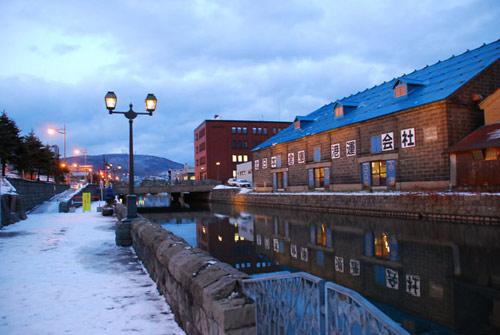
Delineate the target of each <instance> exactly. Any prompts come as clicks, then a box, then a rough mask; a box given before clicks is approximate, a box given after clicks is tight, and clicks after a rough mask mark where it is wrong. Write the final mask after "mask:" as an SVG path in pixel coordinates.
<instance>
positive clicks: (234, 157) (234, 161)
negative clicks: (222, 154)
mask: <svg viewBox="0 0 500 335" xmlns="http://www.w3.org/2000/svg"><path fill="white" fill-rule="evenodd" d="M232 158H233V163H236V160H237V157H236V155H233V156H232Z"/></svg>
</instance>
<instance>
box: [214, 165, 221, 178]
mask: <svg viewBox="0 0 500 335" xmlns="http://www.w3.org/2000/svg"><path fill="white" fill-rule="evenodd" d="M215 165H217V181H220V180H219V179H220V178H219V167H220V162H215Z"/></svg>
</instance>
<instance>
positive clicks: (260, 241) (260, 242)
mask: <svg viewBox="0 0 500 335" xmlns="http://www.w3.org/2000/svg"><path fill="white" fill-rule="evenodd" d="M255 239H256V242H257V245H262V236H260V234H257V235H256V236H255Z"/></svg>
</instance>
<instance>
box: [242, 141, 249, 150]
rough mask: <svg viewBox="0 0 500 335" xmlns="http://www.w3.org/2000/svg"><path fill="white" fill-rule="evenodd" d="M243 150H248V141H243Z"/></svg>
mask: <svg viewBox="0 0 500 335" xmlns="http://www.w3.org/2000/svg"><path fill="white" fill-rule="evenodd" d="M242 148H243V149H248V142H247V141H243V146H242Z"/></svg>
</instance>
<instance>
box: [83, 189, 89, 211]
mask: <svg viewBox="0 0 500 335" xmlns="http://www.w3.org/2000/svg"><path fill="white" fill-rule="evenodd" d="M82 206H83V212H90V192H85V193H83V195H82Z"/></svg>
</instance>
